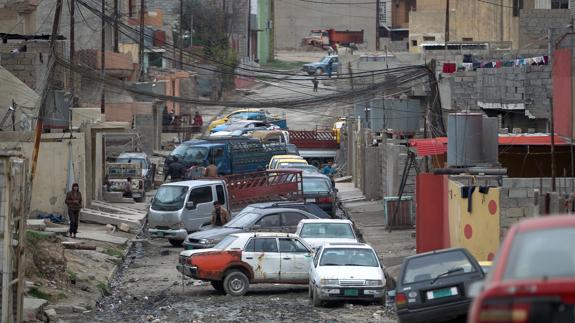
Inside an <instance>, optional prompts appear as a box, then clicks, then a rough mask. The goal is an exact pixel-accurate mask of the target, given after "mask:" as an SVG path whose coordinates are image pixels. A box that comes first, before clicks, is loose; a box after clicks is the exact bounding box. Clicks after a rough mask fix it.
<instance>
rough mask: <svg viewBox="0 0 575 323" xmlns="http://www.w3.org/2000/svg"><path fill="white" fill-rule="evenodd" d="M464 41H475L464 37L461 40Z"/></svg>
mask: <svg viewBox="0 0 575 323" xmlns="http://www.w3.org/2000/svg"><path fill="white" fill-rule="evenodd" d="M461 40H462V41H473V38H470V37H463V38H461Z"/></svg>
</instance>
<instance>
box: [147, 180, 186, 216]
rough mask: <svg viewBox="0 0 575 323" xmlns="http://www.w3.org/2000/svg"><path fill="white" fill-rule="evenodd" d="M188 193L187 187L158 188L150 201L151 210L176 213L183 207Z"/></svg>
mask: <svg viewBox="0 0 575 323" xmlns="http://www.w3.org/2000/svg"><path fill="white" fill-rule="evenodd" d="M187 193H188V187H187V186H167V185H166V186H163V185H162V186H160V188H159V189H158V191H157V192H156V195H154V199H153V201H152V209H153V210H158V211H177V210H180V209H182V208H183V207H184V201H185V200H186V195H187Z"/></svg>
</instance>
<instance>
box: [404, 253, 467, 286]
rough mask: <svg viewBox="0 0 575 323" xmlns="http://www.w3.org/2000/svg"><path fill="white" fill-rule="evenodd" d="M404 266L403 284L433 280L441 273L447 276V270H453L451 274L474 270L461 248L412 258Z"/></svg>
mask: <svg viewBox="0 0 575 323" xmlns="http://www.w3.org/2000/svg"><path fill="white" fill-rule="evenodd" d="M405 268H406V269H405V273H404V275H403V284H413V283H417V282H422V281H427V280H433V279H435V278H437V276H440V275H442V277H443V276H449V275H447V274H445V273H446V272H448V271H453V273H451V275H456V274H462V273H470V272H474V271H475V268H474V267H473V264H472V263H471V261H469V258H467V256H466V255H465V253H464V252H463V251H461V250H453V251H448V252H441V253H435V254H429V255H426V256H422V257H416V258H412V259H410V260H409V261H408V262H407V265H406V266H405ZM459 268H461V269H459Z"/></svg>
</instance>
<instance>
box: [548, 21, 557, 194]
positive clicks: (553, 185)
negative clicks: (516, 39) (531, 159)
mask: <svg viewBox="0 0 575 323" xmlns="http://www.w3.org/2000/svg"><path fill="white" fill-rule="evenodd" d="M552 36H553V33H552V30H551V28H549V29H547V54H548V55H549V57H552V56H553V37H552ZM553 118H554V113H553V100H551V107H550V108H549V119H550V120H549V124H550V128H551V129H550V133H551V191H552V192H555V191H556V189H557V185H556V178H555V120H553Z"/></svg>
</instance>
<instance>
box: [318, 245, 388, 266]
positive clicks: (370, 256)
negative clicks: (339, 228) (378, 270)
mask: <svg viewBox="0 0 575 323" xmlns="http://www.w3.org/2000/svg"><path fill="white" fill-rule="evenodd" d="M319 265H320V266H361V267H379V264H378V262H377V258H376V256H375V254H374V253H373V250H371V249H365V248H325V249H324V251H323V253H322V255H321V260H320V262H319Z"/></svg>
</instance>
